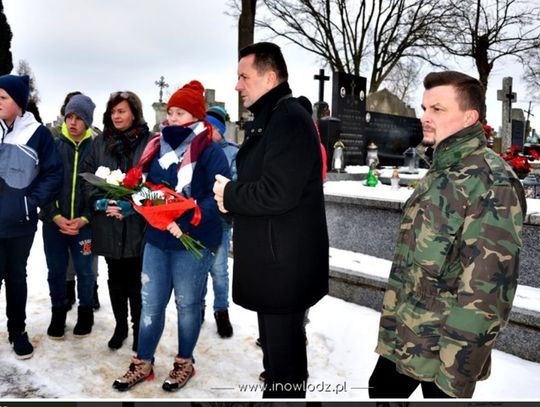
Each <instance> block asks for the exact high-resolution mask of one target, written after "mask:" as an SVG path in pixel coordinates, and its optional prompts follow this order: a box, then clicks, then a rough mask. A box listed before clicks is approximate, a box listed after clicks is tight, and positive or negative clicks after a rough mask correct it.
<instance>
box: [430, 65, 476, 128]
mask: <svg viewBox="0 0 540 407" xmlns="http://www.w3.org/2000/svg"><path fill="white" fill-rule="evenodd" d="M445 85H450V86H453V87H454V88H455V89H456V93H457V96H458V103H459V107H460V108H461V109H462V110H476V111H477V112H478V115H479V116H480V118H479V120H480V121H482V120H484V119H485V117H486V91H485V88H484V86H483V85H482V84H481V83H480V81H479V80H478V79H475V78H473V77H472V76H469V75H465V74H464V73H461V72H457V71H443V72H431V73H429V74H427V75H426V77H425V78H424V88H425V89H426V90H429V89H431V88H434V87H436V86H445Z"/></svg>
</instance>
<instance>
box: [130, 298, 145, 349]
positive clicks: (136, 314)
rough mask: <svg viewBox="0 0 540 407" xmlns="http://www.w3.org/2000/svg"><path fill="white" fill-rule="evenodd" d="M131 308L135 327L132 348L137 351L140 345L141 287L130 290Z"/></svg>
mask: <svg viewBox="0 0 540 407" xmlns="http://www.w3.org/2000/svg"><path fill="white" fill-rule="evenodd" d="M129 309H130V311H131V323H132V327H133V345H132V346H131V349H132V350H133V352H137V346H138V345H139V326H140V325H139V324H140V319H141V309H142V299H141V290H140V288H137V289H132V290H130V293H129Z"/></svg>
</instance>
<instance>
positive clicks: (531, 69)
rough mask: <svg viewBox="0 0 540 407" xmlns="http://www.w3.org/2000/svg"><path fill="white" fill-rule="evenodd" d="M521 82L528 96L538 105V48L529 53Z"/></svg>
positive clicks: (539, 81)
mask: <svg viewBox="0 0 540 407" xmlns="http://www.w3.org/2000/svg"><path fill="white" fill-rule="evenodd" d="M524 69H525V72H524V74H523V80H524V81H525V83H526V84H527V90H528V93H529V96H530V97H531V98H533V99H536V100H537V101H538V102H539V103H540V48H536V49H534V50H532V51H531V53H530V55H529V56H528V59H527V60H526V61H525V65H524Z"/></svg>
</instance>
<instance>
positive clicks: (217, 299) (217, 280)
mask: <svg viewBox="0 0 540 407" xmlns="http://www.w3.org/2000/svg"><path fill="white" fill-rule="evenodd" d="M231 232H232V229H231V227H230V226H226V225H223V237H222V238H221V244H220V245H219V248H218V250H217V252H216V255H215V257H214V264H213V265H212V267H211V268H210V275H211V276H212V287H213V289H214V311H221V310H226V309H228V308H229V270H228V264H227V261H228V254H229V247H230V246H231V234H232V233H231ZM207 282H208V275H206V282H205V284H204V293H203V304H202V306H203V308H204V307H205V301H204V299H205V297H206V291H207Z"/></svg>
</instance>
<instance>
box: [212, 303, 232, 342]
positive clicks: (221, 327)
mask: <svg viewBox="0 0 540 407" xmlns="http://www.w3.org/2000/svg"><path fill="white" fill-rule="evenodd" d="M214 317H215V318H216V325H217V331H218V334H219V336H221V337H222V338H230V337H231V336H232V335H233V327H232V325H231V321H230V320H229V311H228V310H226V309H223V310H219V311H216V312H214Z"/></svg>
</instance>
